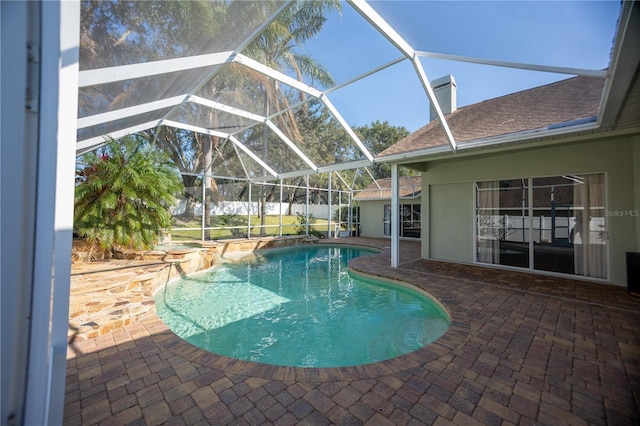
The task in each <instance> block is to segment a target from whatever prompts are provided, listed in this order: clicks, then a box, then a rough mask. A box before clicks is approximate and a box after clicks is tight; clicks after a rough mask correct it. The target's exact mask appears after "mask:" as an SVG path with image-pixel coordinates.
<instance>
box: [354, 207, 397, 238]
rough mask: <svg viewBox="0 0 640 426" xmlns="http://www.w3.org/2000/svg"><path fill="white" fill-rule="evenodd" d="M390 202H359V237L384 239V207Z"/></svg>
mask: <svg viewBox="0 0 640 426" xmlns="http://www.w3.org/2000/svg"><path fill="white" fill-rule="evenodd" d="M390 203H391V200H363V201H360V236H362V237H369V238H385V237H384V227H383V223H382V222H383V218H384V205H385V204H390Z"/></svg>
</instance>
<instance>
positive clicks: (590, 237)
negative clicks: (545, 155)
mask: <svg viewBox="0 0 640 426" xmlns="http://www.w3.org/2000/svg"><path fill="white" fill-rule="evenodd" d="M604 213H605V183H604V174H589V175H563V176H552V177H540V178H538V177H537V178H528V177H527V178H518V179H510V180H501V181H485V182H478V183H476V219H475V220H476V260H477V261H478V262H482V263H491V264H497V265H507V266H515V267H521V268H529V269H535V270H541V271H550V272H559V273H563V274H575V275H582V276H588V277H594V278H607V274H608V273H607V265H608V260H607V242H608V239H607V228H606V226H607V225H606V221H605V217H604Z"/></svg>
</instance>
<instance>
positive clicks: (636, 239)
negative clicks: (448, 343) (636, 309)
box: [422, 135, 640, 286]
mask: <svg viewBox="0 0 640 426" xmlns="http://www.w3.org/2000/svg"><path fill="white" fill-rule="evenodd" d="M639 169H640V135H634V136H632V137H629V136H627V137H618V138H609V139H600V140H593V141H587V142H581V143H571V144H563V145H561V146H547V147H539V148H532V149H525V150H518V151H502V152H492V153H490V154H485V155H482V156H479V155H478V156H473V157H471V156H467V157H462V156H461V157H460V158H456V159H448V160H442V161H433V162H430V163H428V165H427V172H425V173H424V174H423V178H422V188H423V195H424V194H428V195H424V196H423V202H422V210H423V222H426V221H428V223H429V226H428V227H424V226H423V234H422V236H423V237H422V255H423V257H424V258H431V259H438V260H447V261H456V262H465V263H473V262H474V238H475V237H474V227H473V221H474V182H477V181H485V180H500V179H511V178H518V177H529V176H531V177H544V176H556V175H565V174H580V173H605V175H606V183H607V206H606V208H607V209H608V210H610V211H613V212H614V213H615V212H623V213H622V214H621V215H620V214H619V213H616V214H610V215H608V217H607V221H608V229H609V246H610V248H609V258H610V282H611V283H613V284H616V285H620V286H626V285H627V279H626V252H627V251H640V217H638V216H637V215H635V212H636V211H637V210H640V171H639ZM427 212H428V213H427ZM624 212H628V213H624Z"/></svg>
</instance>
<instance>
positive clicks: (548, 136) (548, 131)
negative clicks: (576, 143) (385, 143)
mask: <svg viewBox="0 0 640 426" xmlns="http://www.w3.org/2000/svg"><path fill="white" fill-rule="evenodd" d="M590 120H591V119H590ZM558 126H561V127H558ZM598 130H600V125H599V124H598V122H597V120H596V119H595V118H593V121H589V122H588V123H583V124H576V125H572V126H569V127H566V126H562V123H560V124H558V125H554V126H547V127H544V128H539V129H533V130H526V131H522V132H517V133H508V134H505V135H499V136H492V137H489V138H482V139H475V140H471V141H469V142H464V143H458V148H457V154H461V153H464V152H473V151H478V150H486V149H493V148H506V147H513V146H521V145H531V144H536V143H540V142H545V141H552V142H554V143H561V142H562V141H563V140H568V138H570V137H571V136H575V135H576V134H589V133H596V132H597V131H598ZM561 136H562V137H563V139H559V138H560V137H561ZM446 154H450V155H453V156H455V155H456V153H453V152H452V151H451V148H450V147H449V146H448V145H439V146H434V147H428V148H423V149H418V150H413V151H408V152H402V153H398V154H391V155H388V156H384V157H376V158H375V159H374V161H375V162H376V163H401V162H405V161H413V160H424V159H428V158H430V157H435V156H442V155H446Z"/></svg>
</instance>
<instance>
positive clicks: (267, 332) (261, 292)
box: [155, 245, 449, 367]
mask: <svg viewBox="0 0 640 426" xmlns="http://www.w3.org/2000/svg"><path fill="white" fill-rule="evenodd" d="M374 253H375V252H374V251H371V250H367V249H362V248H353V247H345V246H338V247H333V246H326V245H314V246H302V247H295V248H290V249H283V250H272V251H268V252H264V253H260V254H254V255H252V256H249V257H248V258H247V259H241V260H239V261H236V262H234V263H228V264H223V265H222V266H221V267H218V268H216V269H215V270H214V271H213V272H209V273H206V274H202V275H199V276H195V277H190V278H186V279H183V280H181V281H179V282H178V283H176V284H175V285H170V286H167V287H166V288H165V289H164V290H162V291H161V292H160V293H158V294H157V295H156V298H155V301H156V311H157V313H158V316H159V317H160V318H161V319H162V320H163V321H164V322H165V323H166V324H167V326H169V328H170V329H171V330H172V331H173V332H175V333H176V334H177V335H178V336H180V337H182V338H183V339H185V340H186V341H188V342H189V343H191V344H193V345H195V346H198V347H200V348H202V349H205V350H208V351H210V352H214V353H217V354H220V355H225V356H228V357H232V358H237V359H243V360H248V361H255V362H261V363H266V364H273V365H280V366H292V367H338V366H340V367H344V366H354V365H362V364H368V363H372V362H377V361H382V360H385V359H390V358H394V357H396V356H399V355H402V354H405V353H408V352H412V351H414V350H417V349H419V348H421V347H423V346H425V345H427V344H429V343H430V342H432V341H434V340H436V339H437V338H438V337H440V336H441V335H442V334H444V332H445V331H446V330H447V328H448V327H449V317H448V314H447V313H446V312H445V311H444V310H443V309H442V307H441V306H440V305H439V304H438V303H437V302H435V301H434V300H432V299H431V298H430V297H428V296H427V295H426V294H423V293H421V292H418V291H417V290H413V289H410V288H407V287H404V286H401V285H397V284H390V283H386V282H383V281H377V280H372V279H368V278H364V277H362V276H358V275H355V274H353V273H350V272H349V269H348V266H347V264H348V262H349V260H351V259H353V258H354V257H358V256H366V255H370V254H374Z"/></svg>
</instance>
